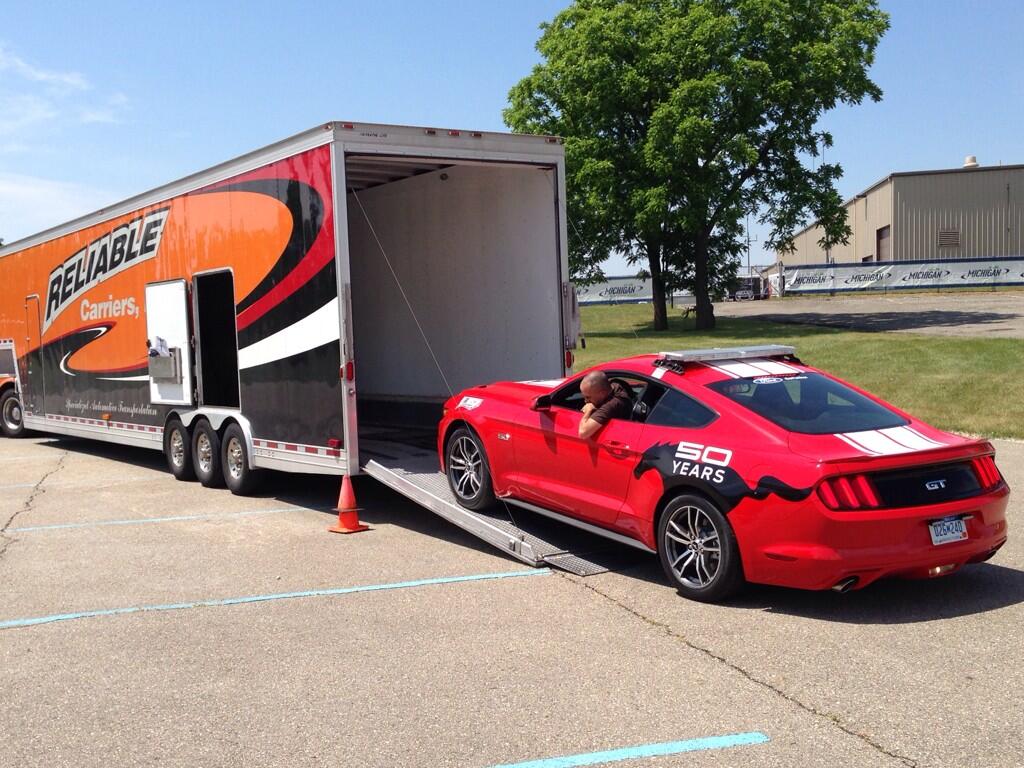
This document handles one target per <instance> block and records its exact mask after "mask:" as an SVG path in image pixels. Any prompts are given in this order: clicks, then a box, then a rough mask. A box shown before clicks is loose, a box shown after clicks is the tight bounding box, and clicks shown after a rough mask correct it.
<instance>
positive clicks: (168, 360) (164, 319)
mask: <svg viewBox="0 0 1024 768" xmlns="http://www.w3.org/2000/svg"><path fill="white" fill-rule="evenodd" d="M146 341H147V345H148V347H149V397H150V401H151V402H152V403H153V404H154V405H192V404H193V400H194V398H193V392H192V346H191V336H190V334H189V302H188V285H187V283H186V282H185V281H184V280H170V281H167V282H162V283H150V284H149V285H147V286H146Z"/></svg>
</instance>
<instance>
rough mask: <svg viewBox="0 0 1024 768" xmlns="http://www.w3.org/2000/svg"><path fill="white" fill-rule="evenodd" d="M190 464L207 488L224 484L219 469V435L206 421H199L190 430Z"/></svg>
mask: <svg viewBox="0 0 1024 768" xmlns="http://www.w3.org/2000/svg"><path fill="white" fill-rule="evenodd" d="M192 466H193V467H195V471H196V477H197V478H199V482H200V483H202V484H203V485H205V486H206V487H207V488H220V487H221V486H223V485H224V475H223V473H222V472H221V469H220V436H219V435H218V434H217V430H215V429H214V428H213V427H211V426H210V422H208V421H200V422H199V423H198V424H196V426H195V427H194V428H193V431H192Z"/></svg>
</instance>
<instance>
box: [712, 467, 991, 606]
mask: <svg viewBox="0 0 1024 768" xmlns="http://www.w3.org/2000/svg"><path fill="white" fill-rule="evenodd" d="M1008 500H1009V489H1008V488H1007V487H1006V486H1005V485H1003V486H1002V487H1000V488H998V489H996V490H995V491H993V492H990V493H988V494H985V495H983V496H977V497H975V498H972V499H965V500H962V501H957V502H950V503H946V504H940V505H935V506H932V507H915V508H911V509H900V510H879V511H870V512H833V511H831V510H829V509H827V508H826V507H824V506H823V505H821V504H820V502H817V500H816V499H815V498H814V497H813V496H812V497H811V498H810V499H808V501H807V502H805V503H803V504H801V505H800V506H799V508H798V509H795V508H794V507H792V506H790V507H789V508H788V509H786V510H785V514H784V515H779V514H778V513H777V512H775V511H773V512H770V513H768V514H761V515H756V517H755V516H753V515H751V516H750V517H749V519H748V517H747V514H746V513H744V514H739V515H738V514H736V512H739V509H737V510H736V511H735V512H734V513H733V515H730V518H731V519H732V522H733V527H734V529H735V530H736V534H737V538H738V540H739V544H740V553H741V556H742V559H743V566H744V572H745V575H746V577H747V580H748V581H751V582H755V583H762V584H775V585H779V586H786V587H796V588H799V589H829V588H831V587H833V586H835V585H836V584H838V583H839V582H841V581H844V580H846V579H849V578H850V577H856V579H857V581H856V584H855V586H854V588H856V589H859V588H861V587H864V586H867V585H868V584H870V583H872V582H874V581H877V580H878V579H881V578H888V577H901V578H932V577H936V576H944V575H948V574H950V573H954V572H956V571H958V570H959V569H960V568H962V567H963V566H964V565H967V564H968V563H975V562H982V561H984V560H987V559H988V558H990V557H991V556H992V555H994V554H995V553H996V551H997V550H998V549H999V548H1000V547H1001V546H1002V545H1003V544H1004V543H1005V542H1006V537H1007V524H1006V506H1007V502H1008ZM762 512H764V510H762ZM954 515H967V516H969V519H968V520H967V539H965V540H963V541H959V542H953V543H948V544H940V545H934V544H932V542H931V536H930V534H929V528H928V523H929V521H933V520H937V519H941V518H944V517H950V516H954Z"/></svg>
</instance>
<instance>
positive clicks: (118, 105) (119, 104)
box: [78, 93, 128, 124]
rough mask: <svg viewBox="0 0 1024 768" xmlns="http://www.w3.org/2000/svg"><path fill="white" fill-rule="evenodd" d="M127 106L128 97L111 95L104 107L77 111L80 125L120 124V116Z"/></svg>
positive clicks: (85, 108)
mask: <svg viewBox="0 0 1024 768" xmlns="http://www.w3.org/2000/svg"><path fill="white" fill-rule="evenodd" d="M127 106H128V97H127V96H125V95H124V94H123V93H114V94H111V96H110V98H108V99H107V102H106V104H105V105H101V106H89V107H83V108H82V109H81V110H79V113H78V121H79V122H81V123H87V124H88V123H108V124H113V123H120V122H121V115H122V114H123V113H124V111H125V109H126V108H127Z"/></svg>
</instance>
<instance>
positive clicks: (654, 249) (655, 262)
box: [646, 242, 668, 331]
mask: <svg viewBox="0 0 1024 768" xmlns="http://www.w3.org/2000/svg"><path fill="white" fill-rule="evenodd" d="M646 245H647V266H648V268H649V271H650V273H651V303H652V304H653V305H654V330H656V331H667V330H668V310H667V309H666V307H665V273H664V272H663V271H662V269H661V245H660V244H658V243H651V242H648V243H647V244H646Z"/></svg>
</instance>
